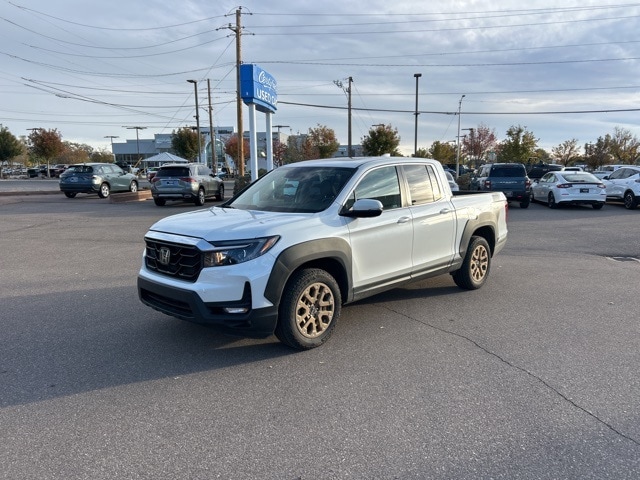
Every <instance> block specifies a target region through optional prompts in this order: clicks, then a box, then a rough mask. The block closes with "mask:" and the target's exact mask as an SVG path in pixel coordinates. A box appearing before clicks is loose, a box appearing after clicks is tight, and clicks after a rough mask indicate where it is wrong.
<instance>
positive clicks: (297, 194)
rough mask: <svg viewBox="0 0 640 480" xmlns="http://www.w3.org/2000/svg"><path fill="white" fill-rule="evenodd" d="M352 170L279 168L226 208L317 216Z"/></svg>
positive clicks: (342, 185) (328, 203)
mask: <svg viewBox="0 0 640 480" xmlns="http://www.w3.org/2000/svg"><path fill="white" fill-rule="evenodd" d="M354 172H355V169H352V168H343V167H313V166H311V167H292V168H287V167H280V168H277V169H275V170H272V171H271V172H269V173H268V174H267V175H265V176H263V177H261V178H259V179H258V180H256V181H255V182H254V183H252V184H251V185H250V186H249V187H247V189H246V190H244V191H243V192H241V193H240V194H239V195H238V196H237V197H236V198H234V199H233V200H232V201H231V202H228V203H227V204H225V205H224V206H225V207H232V208H238V209H241V210H261V211H270V212H292V213H301V212H304V213H316V212H320V211H322V210H324V209H326V208H327V207H328V206H329V205H331V203H332V202H333V201H334V200H335V198H336V196H337V195H338V193H339V192H340V190H342V188H343V187H344V185H345V183H347V180H349V178H351V176H352V175H353V173H354Z"/></svg>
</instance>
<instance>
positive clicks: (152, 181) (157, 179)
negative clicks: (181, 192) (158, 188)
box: [149, 176, 160, 183]
mask: <svg viewBox="0 0 640 480" xmlns="http://www.w3.org/2000/svg"><path fill="white" fill-rule="evenodd" d="M149 181H150V182H151V183H155V182H159V181H160V179H159V178H158V177H156V176H153V177H152V178H151V180H149Z"/></svg>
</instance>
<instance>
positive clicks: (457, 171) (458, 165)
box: [456, 95, 465, 180]
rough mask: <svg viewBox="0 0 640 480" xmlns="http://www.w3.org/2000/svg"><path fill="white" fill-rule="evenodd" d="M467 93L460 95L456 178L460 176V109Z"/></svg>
mask: <svg viewBox="0 0 640 480" xmlns="http://www.w3.org/2000/svg"><path fill="white" fill-rule="evenodd" d="M464 97H465V95H462V96H461V97H460V102H459V103H458V150H457V152H456V180H457V179H458V177H459V176H460V111H461V110H462V99H463V98H464Z"/></svg>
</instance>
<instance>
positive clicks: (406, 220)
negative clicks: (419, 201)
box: [398, 217, 411, 223]
mask: <svg viewBox="0 0 640 480" xmlns="http://www.w3.org/2000/svg"><path fill="white" fill-rule="evenodd" d="M409 220H411V217H400V218H399V219H398V223H407V222H408V221H409Z"/></svg>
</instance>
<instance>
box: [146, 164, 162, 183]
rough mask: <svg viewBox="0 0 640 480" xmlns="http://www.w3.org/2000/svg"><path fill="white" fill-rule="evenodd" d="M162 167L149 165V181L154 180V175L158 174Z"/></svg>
mask: <svg viewBox="0 0 640 480" xmlns="http://www.w3.org/2000/svg"><path fill="white" fill-rule="evenodd" d="M159 168H160V167H149V168H147V181H149V182H150V181H151V180H153V177H155V176H156V172H157V171H158V169H159Z"/></svg>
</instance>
